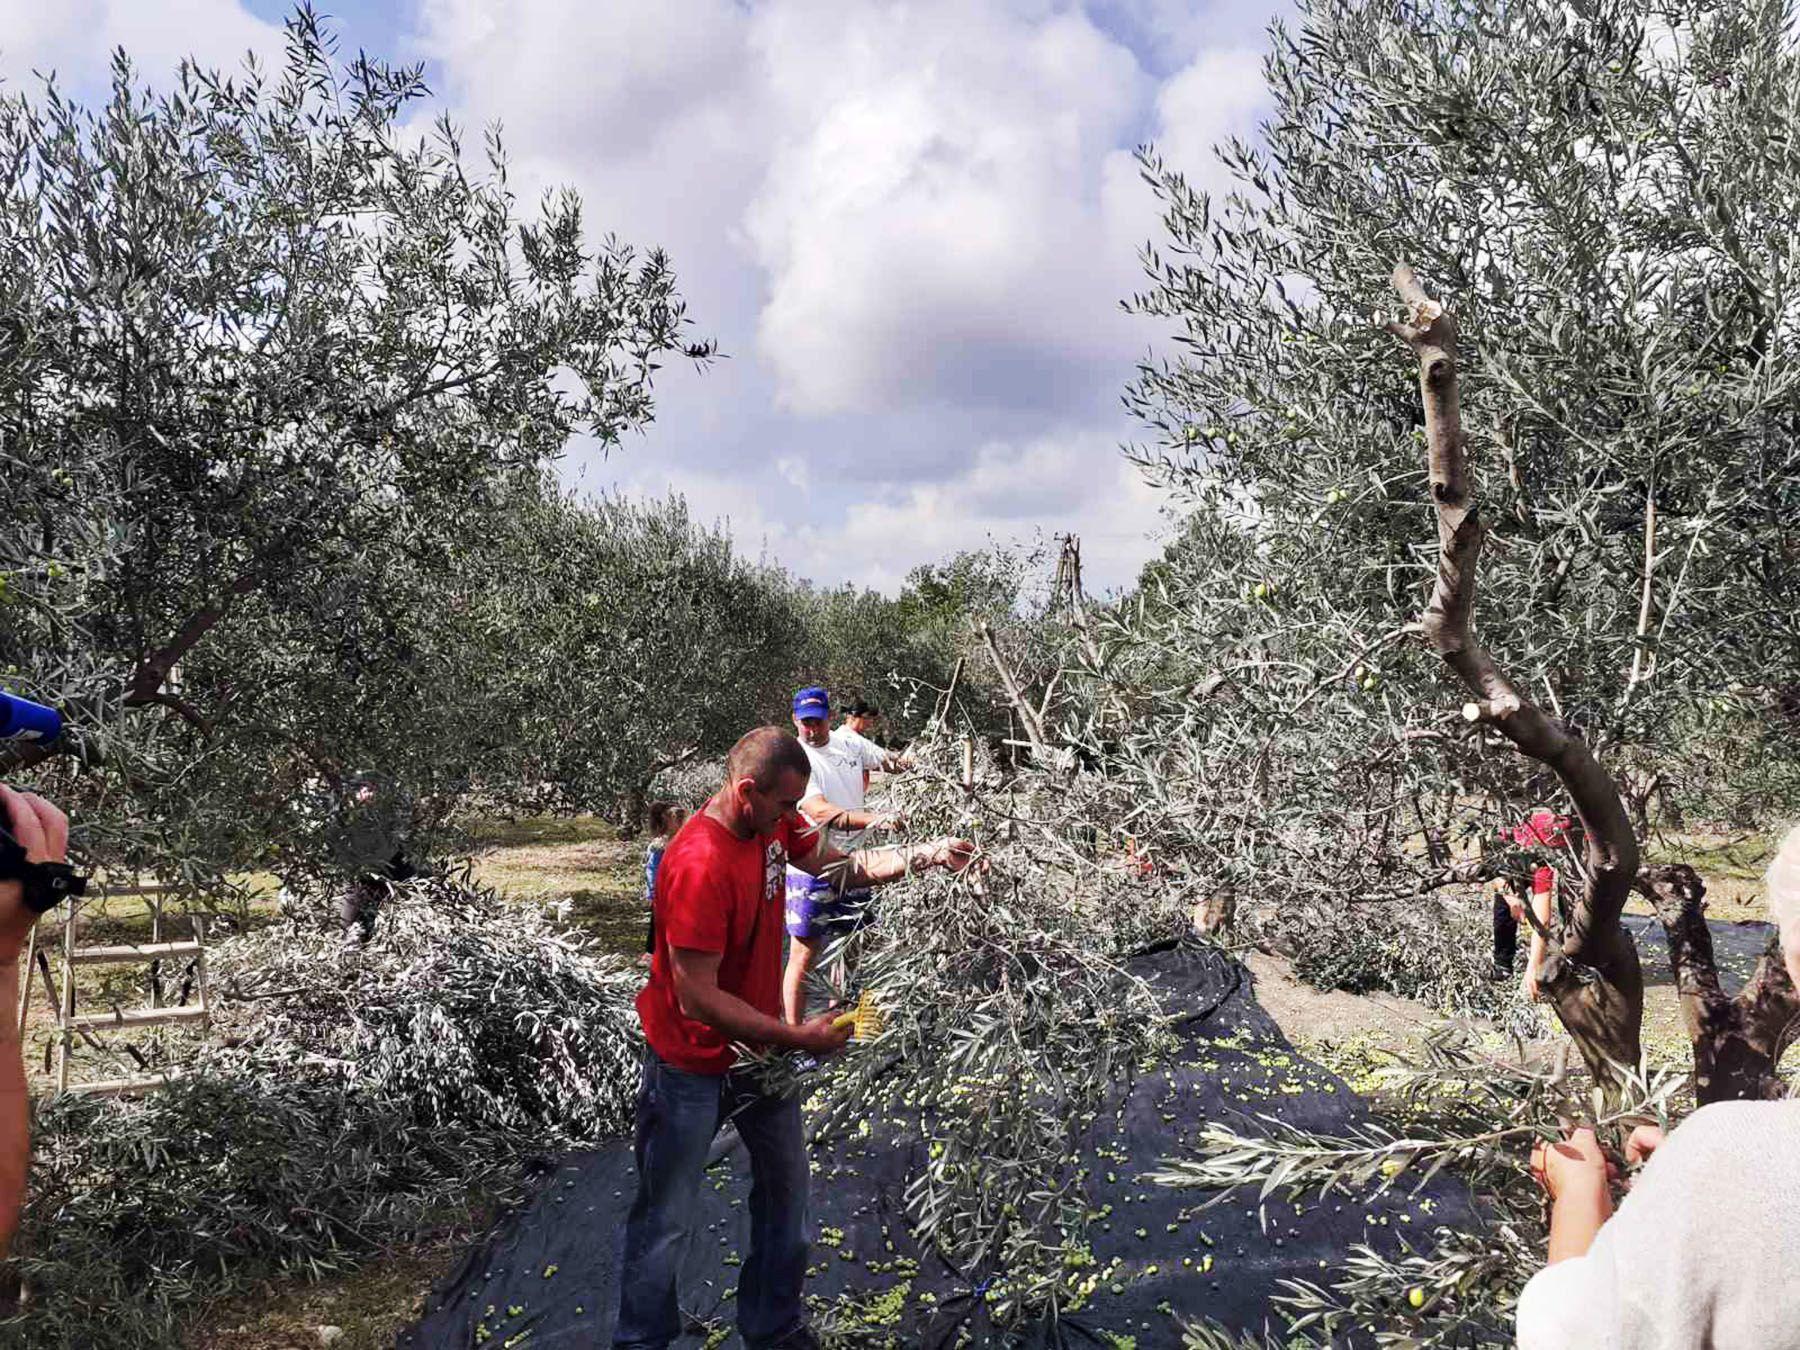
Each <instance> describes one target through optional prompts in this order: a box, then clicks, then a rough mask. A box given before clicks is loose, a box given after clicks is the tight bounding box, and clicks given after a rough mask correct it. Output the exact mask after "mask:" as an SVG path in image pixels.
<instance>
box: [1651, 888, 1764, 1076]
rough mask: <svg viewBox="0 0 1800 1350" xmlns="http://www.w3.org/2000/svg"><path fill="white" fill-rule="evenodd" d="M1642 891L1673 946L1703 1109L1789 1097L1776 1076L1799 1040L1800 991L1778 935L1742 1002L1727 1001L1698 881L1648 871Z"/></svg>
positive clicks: (1760, 960) (1671, 959)
mask: <svg viewBox="0 0 1800 1350" xmlns="http://www.w3.org/2000/svg"><path fill="white" fill-rule="evenodd" d="M1637 889H1638V890H1639V891H1640V892H1642V893H1643V895H1644V896H1646V897H1647V898H1648V899H1649V901H1650V903H1651V905H1652V906H1653V907H1654V908H1655V910H1656V917H1657V919H1658V920H1659V921H1660V922H1661V924H1662V927H1663V933H1664V934H1665V935H1666V937H1667V938H1668V943H1669V965H1670V967H1671V968H1672V970H1673V971H1674V975H1675V991H1676V993H1677V994H1678V995H1679V997H1680V999H1681V1016H1682V1021H1683V1023H1684V1024H1685V1025H1686V1027H1687V1033H1688V1039H1689V1040H1691V1041H1692V1042H1693V1044H1694V1092H1695V1096H1696V1097H1697V1098H1698V1099H1699V1101H1700V1103H1701V1104H1702V1105H1704V1104H1706V1103H1707V1102H1718V1101H1735V1100H1744V1099H1750V1100H1756V1099H1767V1100H1774V1099H1776V1098H1779V1097H1785V1096H1786V1095H1787V1084H1786V1083H1785V1082H1784V1081H1783V1080H1782V1078H1781V1075H1780V1074H1779V1072H1778V1071H1777V1070H1778V1069H1779V1066H1780V1064H1781V1056H1782V1054H1783V1052H1785V1051H1786V1050H1787V1048H1788V1046H1789V1045H1790V1044H1791V1043H1792V1042H1793V1040H1794V1038H1795V1035H1796V1034H1797V1033H1800V991H1796V990H1795V988H1794V982H1793V979H1792V977H1790V976H1789V974H1788V969H1787V961H1786V960H1785V959H1784V958H1783V956H1782V951H1781V938H1780V934H1779V933H1778V932H1771V933H1770V934H1769V942H1768V946H1767V947H1766V948H1765V949H1764V951H1763V954H1762V956H1761V957H1760V958H1758V960H1757V963H1756V969H1755V970H1753V971H1752V972H1751V974H1750V978H1749V979H1748V980H1747V981H1745V983H1744V987H1743V988H1742V989H1741V990H1739V991H1738V995H1737V997H1736V998H1728V997H1726V995H1725V991H1724V989H1723V988H1722V987H1721V985H1720V983H1719V968H1718V962H1717V960H1716V958H1715V956H1714V953H1713V943H1712V933H1711V931H1710V930H1709V929H1708V928H1707V926H1706V907H1705V904H1704V900H1705V896H1706V884H1705V883H1704V882H1703V881H1701V879H1700V874H1699V873H1698V872H1696V871H1695V870H1694V869H1693V868H1691V867H1689V866H1687V865H1686V864H1685V863H1673V864H1669V865H1665V866H1658V867H1646V868H1645V869H1644V870H1643V871H1642V872H1640V873H1639V874H1638V878H1637Z"/></svg>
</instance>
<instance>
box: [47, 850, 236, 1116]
mask: <svg viewBox="0 0 1800 1350" xmlns="http://www.w3.org/2000/svg"><path fill="white" fill-rule="evenodd" d="M97 889H98V895H97V896H96V898H98V899H105V898H107V897H110V896H120V897H124V896H139V897H143V898H145V899H148V900H149V902H150V941H148V942H141V943H124V944H120V945H115V946H103V947H82V946H79V945H77V942H76V933H77V929H78V927H79V920H80V913H81V910H80V906H81V904H82V901H81V899H80V898H73V899H71V900H70V902H69V906H70V907H69V912H68V913H67V915H65V916H64V918H63V929H62V944H61V945H62V958H63V980H62V987H61V989H58V988H57V985H56V981H55V979H54V978H53V977H52V975H51V973H50V962H49V959H48V958H47V957H46V955H45V953H44V951H43V950H42V949H40V948H39V947H38V946H37V930H36V929H35V928H34V929H33V930H32V932H31V936H30V938H29V940H28V941H27V944H26V949H25V970H24V977H25V978H24V980H23V982H22V988H21V989H20V991H19V1010H18V1011H19V1021H18V1025H19V1026H21V1027H23V1026H24V1023H25V1006H26V1003H27V1002H28V1001H29V998H30V994H31V979H32V972H33V963H34V962H35V963H36V970H37V972H38V973H39V974H41V975H42V977H43V982H44V993H45V995H46V997H47V998H48V999H49V1000H50V1002H51V1003H52V1005H53V1006H54V1007H55V1009H56V1027H57V1055H56V1090H57V1091H58V1092H79V1093H85V1094H87V1095H89V1096H104V1097H119V1096H130V1095H134V1094H136V1093H140V1092H149V1091H153V1090H155V1089H157V1088H160V1087H163V1086H165V1085H166V1084H168V1083H170V1082H173V1081H174V1080H175V1079H177V1078H179V1077H181V1075H182V1070H181V1068H180V1066H178V1065H177V1066H174V1067H171V1068H166V1069H161V1070H156V1071H149V1072H145V1073H141V1074H137V1075H127V1076H126V1077H123V1078H104V1079H98V1080H92V1081H89V1082H84V1083H71V1082H70V1081H69V1064H70V1060H71V1058H72V1051H73V1050H74V1044H75V1039H76V1038H77V1037H80V1038H81V1040H82V1042H83V1043H84V1044H86V1045H88V1046H90V1047H92V1048H93V1049H96V1050H101V1051H109V1047H107V1046H106V1045H105V1044H104V1043H103V1042H101V1041H100V1040H99V1038H98V1037H96V1036H95V1035H94V1033H95V1032H96V1031H104V1030H106V1029H107V1028H109V1027H110V1028H114V1029H124V1028H127V1027H144V1026H161V1025H172V1024H193V1023H198V1024H199V1026H200V1030H201V1034H202V1035H210V1034H211V1032H212V1000H211V990H210V989H209V987H208V983H207V973H206V922H205V920H204V919H203V918H202V917H201V916H200V915H199V914H193V915H191V916H190V917H191V920H192V923H193V928H194V936H193V937H192V938H191V939H189V940H187V941H183V942H168V941H164V939H163V900H164V897H166V896H168V895H172V894H175V893H176V892H177V890H178V888H177V887H174V886H164V885H160V884H148V885H146V884H140V883H138V882H137V881H136V880H135V879H134V880H133V882H132V883H131V884H130V885H125V886H109V885H106V884H101V885H99V886H98V888H97ZM188 957H192V958H193V960H194V971H195V982H194V983H195V992H196V995H197V997H198V1002H196V1003H194V1004H192V1005H186V1004H183V1005H178V1006H175V1007H164V1006H163V1004H162V989H161V984H160V982H159V980H158V979H157V978H156V977H155V976H154V974H153V976H152V978H151V981H150V1003H149V1006H147V1007H143V1008H132V1009H120V1008H113V1009H111V1010H110V1011H107V1012H91V1013H90V1012H78V1011H77V1010H76V1006H75V971H76V968H77V967H79V966H102V965H135V964H152V965H154V964H156V963H158V962H162V961H177V960H183V959H185V958H188ZM47 1053H48V1052H46V1054H47ZM46 1067H48V1066H47V1065H46Z"/></svg>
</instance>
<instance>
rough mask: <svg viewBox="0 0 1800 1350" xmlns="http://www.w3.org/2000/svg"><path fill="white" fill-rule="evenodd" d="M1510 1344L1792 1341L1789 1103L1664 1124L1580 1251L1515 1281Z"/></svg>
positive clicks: (1715, 1347) (1797, 1290)
mask: <svg viewBox="0 0 1800 1350" xmlns="http://www.w3.org/2000/svg"><path fill="white" fill-rule="evenodd" d="M1519 1350H1800V1101H1785V1102H1718V1103H1715V1104H1714V1105H1712V1106H1703V1107H1701V1108H1700V1109H1699V1110H1698V1111H1696V1112H1694V1114H1693V1115H1691V1116H1689V1117H1688V1118H1687V1119H1686V1120H1685V1121H1683V1122H1682V1123H1681V1125H1680V1127H1679V1128H1677V1129H1675V1130H1672V1131H1671V1132H1670V1134H1669V1137H1668V1139H1667V1141H1665V1142H1664V1144H1663V1146H1662V1147H1661V1148H1659V1149H1658V1150H1657V1151H1656V1154H1655V1156H1654V1157H1652V1158H1651V1159H1650V1161H1649V1162H1648V1163H1647V1164H1645V1166H1644V1170H1643V1172H1642V1173H1641V1174H1640V1175H1639V1177H1638V1179H1637V1183H1636V1185H1634V1186H1633V1187H1632V1189H1631V1193H1630V1194H1629V1195H1627V1196H1626V1197H1625V1201H1624V1203H1623V1204H1621V1205H1620V1206H1619V1211H1618V1213H1617V1214H1615V1215H1613V1217H1612V1218H1611V1219H1609V1220H1608V1221H1607V1222H1606V1224H1605V1226H1604V1227H1602V1228H1601V1230H1600V1234H1599V1236H1598V1237H1596V1238H1595V1239H1594V1245H1593V1247H1591V1248H1590V1249H1589V1251H1588V1253H1587V1255H1586V1256H1582V1257H1578V1258H1575V1259H1573V1260H1569V1261H1562V1262H1559V1263H1557V1264H1556V1265H1554V1266H1547V1267H1546V1268H1545V1269H1543V1270H1541V1271H1539V1272H1538V1273H1537V1274H1536V1275H1535V1276H1533V1277H1532V1279H1531V1282H1530V1283H1529V1284H1527V1285H1526V1286H1525V1291H1524V1293H1523V1294H1522V1295H1521V1296H1520V1298H1519Z"/></svg>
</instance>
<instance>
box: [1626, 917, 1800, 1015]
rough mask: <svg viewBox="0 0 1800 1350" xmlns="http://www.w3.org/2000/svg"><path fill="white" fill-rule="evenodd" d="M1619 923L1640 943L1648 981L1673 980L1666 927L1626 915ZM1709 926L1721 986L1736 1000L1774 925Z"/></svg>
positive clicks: (1710, 922) (1715, 922)
mask: <svg viewBox="0 0 1800 1350" xmlns="http://www.w3.org/2000/svg"><path fill="white" fill-rule="evenodd" d="M1619 922H1620V923H1621V924H1622V925H1623V926H1624V928H1625V931H1626V932H1628V933H1630V934H1631V936H1632V937H1633V938H1635V939H1636V940H1637V949H1638V960H1639V961H1640V962H1642V964H1643V967H1644V978H1645V979H1647V980H1651V981H1655V982H1657V983H1667V982H1668V981H1669V980H1671V979H1672V978H1673V977H1672V976H1671V975H1670V973H1669V938H1668V935H1667V934H1666V933H1664V932H1663V926H1662V925H1661V924H1660V923H1658V922H1657V921H1656V920H1655V919H1652V918H1650V917H1649V916H1648V915H1643V914H1626V915H1623V916H1622V917H1621V918H1620V919H1619ZM1706 926H1707V929H1708V930H1709V931H1710V932H1711V933H1712V940H1713V957H1714V958H1715V959H1716V960H1717V961H1718V964H1719V984H1720V986H1721V987H1722V988H1723V989H1724V990H1725V992H1726V994H1728V995H1731V996H1733V997H1735V996H1736V994H1737V992H1738V990H1740V989H1742V988H1743V987H1744V981H1745V980H1747V979H1749V978H1750V972H1751V971H1752V970H1754V969H1756V963H1757V961H1758V960H1759V959H1760V958H1761V956H1762V954H1763V948H1764V947H1765V946H1767V945H1768V941H1769V929H1770V928H1771V926H1772V925H1770V924H1766V923H1763V922H1762V921H1761V920H1760V919H1745V920H1743V921H1742V922H1739V923H1727V922H1726V921H1725V920H1723V919H1708V920H1707V921H1706Z"/></svg>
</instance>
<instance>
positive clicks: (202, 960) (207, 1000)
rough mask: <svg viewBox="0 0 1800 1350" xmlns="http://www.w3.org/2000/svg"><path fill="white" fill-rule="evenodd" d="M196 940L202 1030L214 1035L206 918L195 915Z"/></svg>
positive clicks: (207, 1034) (204, 1033)
mask: <svg viewBox="0 0 1800 1350" xmlns="http://www.w3.org/2000/svg"><path fill="white" fill-rule="evenodd" d="M194 941H195V942H198V943H199V944H200V953H199V955H198V956H196V957H195V958H194V961H195V965H196V968H197V970H198V972H199V976H200V1008H201V1013H200V1032H201V1034H202V1035H203V1036H208V1037H210V1036H211V1035H212V998H211V997H210V996H209V994H208V993H207V985H206V920H205V919H203V918H201V917H200V915H198V914H196V915H194Z"/></svg>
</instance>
